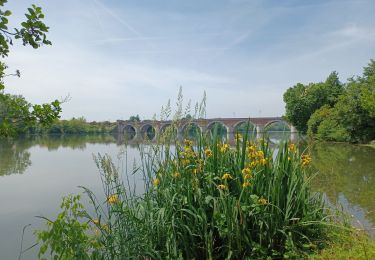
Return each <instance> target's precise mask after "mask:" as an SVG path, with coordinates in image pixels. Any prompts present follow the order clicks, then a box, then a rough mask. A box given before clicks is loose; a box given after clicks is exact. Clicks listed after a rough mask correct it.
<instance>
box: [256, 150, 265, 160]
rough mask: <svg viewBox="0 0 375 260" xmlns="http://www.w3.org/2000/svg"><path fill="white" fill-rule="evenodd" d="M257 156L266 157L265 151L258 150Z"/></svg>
mask: <svg viewBox="0 0 375 260" xmlns="http://www.w3.org/2000/svg"><path fill="white" fill-rule="evenodd" d="M257 156H258V157H260V158H263V157H264V153H263V151H261V150H259V151H258V152H257Z"/></svg>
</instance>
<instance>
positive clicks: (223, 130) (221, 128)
mask: <svg viewBox="0 0 375 260" xmlns="http://www.w3.org/2000/svg"><path fill="white" fill-rule="evenodd" d="M215 128H217V133H218V135H223V136H226V137H227V136H228V134H229V128H228V126H227V125H226V124H225V123H223V122H222V121H216V120H215V121H212V122H210V123H209V124H208V125H207V130H206V132H207V133H209V134H214V131H215Z"/></svg>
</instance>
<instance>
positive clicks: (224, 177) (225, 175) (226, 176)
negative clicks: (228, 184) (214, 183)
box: [221, 173, 233, 180]
mask: <svg viewBox="0 0 375 260" xmlns="http://www.w3.org/2000/svg"><path fill="white" fill-rule="evenodd" d="M221 179H222V180H231V179H233V177H232V176H231V175H230V174H229V173H224V174H223V176H222V177H221Z"/></svg>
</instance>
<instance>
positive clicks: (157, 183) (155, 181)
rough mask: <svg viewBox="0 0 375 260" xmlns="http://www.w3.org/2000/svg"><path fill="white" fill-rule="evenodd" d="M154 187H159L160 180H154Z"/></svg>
mask: <svg viewBox="0 0 375 260" xmlns="http://www.w3.org/2000/svg"><path fill="white" fill-rule="evenodd" d="M153 183H154V186H158V185H159V184H160V180H159V179H158V178H155V179H154V180H153Z"/></svg>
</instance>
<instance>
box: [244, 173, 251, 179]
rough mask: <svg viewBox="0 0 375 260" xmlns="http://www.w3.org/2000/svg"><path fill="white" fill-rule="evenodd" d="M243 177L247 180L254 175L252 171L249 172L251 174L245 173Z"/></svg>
mask: <svg viewBox="0 0 375 260" xmlns="http://www.w3.org/2000/svg"><path fill="white" fill-rule="evenodd" d="M243 178H244V179H245V180H249V179H251V178H253V175H251V173H249V174H245V175H244V176H243Z"/></svg>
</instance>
